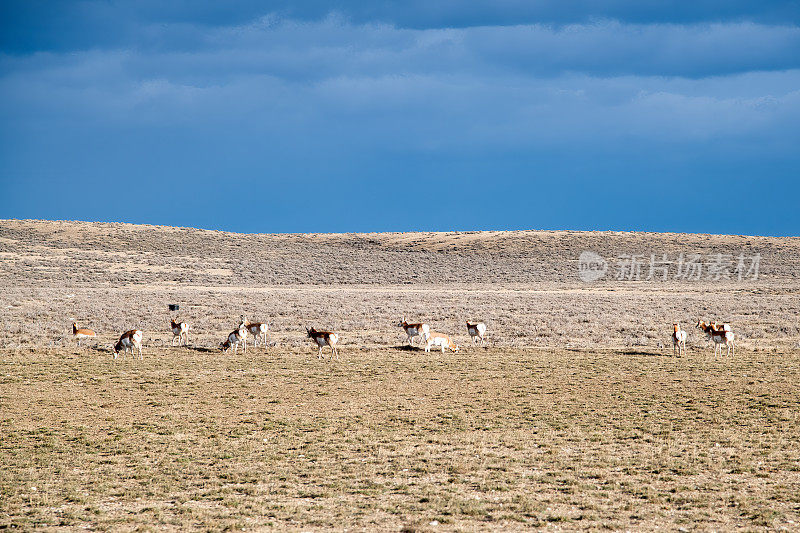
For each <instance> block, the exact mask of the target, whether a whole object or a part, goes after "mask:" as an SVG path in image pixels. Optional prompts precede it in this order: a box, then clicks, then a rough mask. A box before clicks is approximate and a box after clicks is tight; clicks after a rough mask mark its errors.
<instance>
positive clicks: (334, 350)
mask: <svg viewBox="0 0 800 533" xmlns="http://www.w3.org/2000/svg"><path fill="white" fill-rule="evenodd" d="M306 332H307V333H308V338H309V339H311V340H313V341H314V342H316V343H317V346H318V347H319V353H317V359H322V348H323V347H325V346H330V347H331V359H333V356H334V355H336V360H337V361H338V360H339V348H338V347H337V346H336V343H337V342H339V337H338V336H337V335H336V333H334V332H332V331H317V330H316V329H314V328H306Z"/></svg>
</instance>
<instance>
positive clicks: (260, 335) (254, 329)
mask: <svg viewBox="0 0 800 533" xmlns="http://www.w3.org/2000/svg"><path fill="white" fill-rule="evenodd" d="M242 322H244V319H243V320H242ZM245 328H246V329H247V331H249V332H250V335H252V336H253V346H258V341H259V340H261V344H263V345H264V347H265V348H266V346H267V332H269V324H264V323H262V322H248V323H246V325H245Z"/></svg>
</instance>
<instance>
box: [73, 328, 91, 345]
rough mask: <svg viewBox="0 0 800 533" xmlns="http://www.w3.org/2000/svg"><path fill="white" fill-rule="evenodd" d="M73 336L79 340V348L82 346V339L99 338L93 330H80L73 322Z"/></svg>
mask: <svg viewBox="0 0 800 533" xmlns="http://www.w3.org/2000/svg"><path fill="white" fill-rule="evenodd" d="M72 336H73V337H74V338H76V339H78V346H80V345H81V339H93V338H95V337H97V333H95V332H94V331H92V330H91V329H78V325H77V324H76V323H75V322H73V323H72Z"/></svg>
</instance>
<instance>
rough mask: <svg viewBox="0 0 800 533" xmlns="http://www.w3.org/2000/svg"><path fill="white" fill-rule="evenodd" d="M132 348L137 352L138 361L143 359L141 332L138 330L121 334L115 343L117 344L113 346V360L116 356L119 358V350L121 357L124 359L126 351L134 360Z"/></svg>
mask: <svg viewBox="0 0 800 533" xmlns="http://www.w3.org/2000/svg"><path fill="white" fill-rule="evenodd" d="M134 348H136V349H137V350H138V351H139V359H143V357H142V330H140V329H132V330H130V331H126V332H125V333H123V334H122V336H121V337H120V338H119V340H118V341H117V344H115V345H114V359H116V358H117V356H119V352H120V350H122V356H123V357H125V356H126V355H127V353H128V351H130V352H131V355H132V356H133V358H134V359H136V355H135V354H134V353H133V349H134Z"/></svg>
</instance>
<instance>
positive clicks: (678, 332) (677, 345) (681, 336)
mask: <svg viewBox="0 0 800 533" xmlns="http://www.w3.org/2000/svg"><path fill="white" fill-rule="evenodd" d="M676 349H677V350H678V357H680V356H681V354H682V353H686V332H685V331H683V330H682V329H681V327H680V326H679V325H678V323H677V322H674V323H673V324H672V355H675V350H676Z"/></svg>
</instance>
